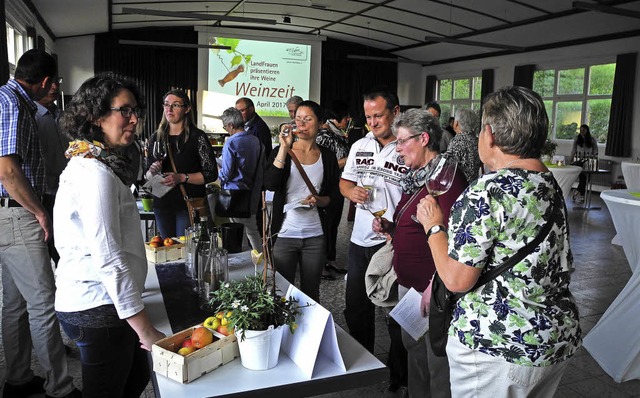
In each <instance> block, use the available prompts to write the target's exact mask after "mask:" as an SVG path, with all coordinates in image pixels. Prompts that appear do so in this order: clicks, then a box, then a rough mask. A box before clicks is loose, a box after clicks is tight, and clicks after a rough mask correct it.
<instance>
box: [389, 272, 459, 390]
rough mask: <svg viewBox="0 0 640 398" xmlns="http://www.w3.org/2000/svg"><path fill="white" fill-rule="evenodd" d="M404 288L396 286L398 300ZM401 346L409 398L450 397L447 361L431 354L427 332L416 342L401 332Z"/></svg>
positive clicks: (407, 334)
mask: <svg viewBox="0 0 640 398" xmlns="http://www.w3.org/2000/svg"><path fill="white" fill-rule="evenodd" d="M408 290H409V289H407V288H406V287H404V286H401V285H398V299H399V300H400V299H402V297H404V296H405V294H407V291H408ZM402 344H404V347H405V348H406V350H407V358H408V360H407V362H408V364H409V370H408V387H409V396H410V397H441V398H448V397H451V386H450V384H449V360H448V359H447V357H446V356H445V357H439V356H437V355H435V354H434V353H433V350H432V349H431V343H430V342H429V332H427V334H425V335H424V337H422V338H421V339H419V340H418V341H415V340H414V339H413V337H411V335H410V334H409V333H407V332H405V331H404V330H402Z"/></svg>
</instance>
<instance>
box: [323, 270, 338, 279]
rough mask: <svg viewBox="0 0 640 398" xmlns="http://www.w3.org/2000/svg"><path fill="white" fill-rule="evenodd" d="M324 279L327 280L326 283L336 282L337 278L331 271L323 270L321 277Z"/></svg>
mask: <svg viewBox="0 0 640 398" xmlns="http://www.w3.org/2000/svg"><path fill="white" fill-rule="evenodd" d="M320 277H321V278H322V279H324V280H326V281H335V280H336V277H335V276H333V273H331V271H329V270H327V269H323V270H322V275H321V276H320Z"/></svg>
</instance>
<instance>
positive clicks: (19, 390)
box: [2, 376, 44, 398]
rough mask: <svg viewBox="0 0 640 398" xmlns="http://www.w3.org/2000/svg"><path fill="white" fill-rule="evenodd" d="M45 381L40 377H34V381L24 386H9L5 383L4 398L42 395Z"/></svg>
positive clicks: (24, 397)
mask: <svg viewBox="0 0 640 398" xmlns="http://www.w3.org/2000/svg"><path fill="white" fill-rule="evenodd" d="M43 386H44V379H43V378H42V377H39V376H34V377H33V379H31V380H30V381H28V382H27V383H24V384H19V385H15V384H9V383H4V388H3V389H2V396H3V397H15V398H26V397H28V396H30V395H35V394H42V393H43V392H44V387H43Z"/></svg>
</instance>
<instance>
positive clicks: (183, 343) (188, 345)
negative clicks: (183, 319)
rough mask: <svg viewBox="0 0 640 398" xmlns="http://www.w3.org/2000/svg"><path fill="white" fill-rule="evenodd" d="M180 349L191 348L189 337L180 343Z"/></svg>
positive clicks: (191, 343)
mask: <svg viewBox="0 0 640 398" xmlns="http://www.w3.org/2000/svg"><path fill="white" fill-rule="evenodd" d="M182 347H193V342H192V341H191V337H187V338H186V339H184V341H183V342H182Z"/></svg>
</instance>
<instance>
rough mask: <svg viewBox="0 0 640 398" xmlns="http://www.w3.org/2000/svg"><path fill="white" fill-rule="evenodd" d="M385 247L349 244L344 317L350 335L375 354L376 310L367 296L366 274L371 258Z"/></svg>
mask: <svg viewBox="0 0 640 398" xmlns="http://www.w3.org/2000/svg"><path fill="white" fill-rule="evenodd" d="M384 245H385V243H384V242H383V243H380V244H379V245H375V246H372V247H363V246H359V245H356V244H355V243H350V244H349V270H348V272H347V290H346V292H345V309H344V317H345V320H346V321H347V327H348V328H349V334H350V335H351V336H353V338H354V339H356V341H358V342H359V343H360V344H362V345H363V346H364V348H366V349H367V350H368V351H369V352H371V353H373V345H374V343H375V339H376V331H375V310H376V308H375V306H374V305H373V303H372V302H371V300H369V296H367V290H366V288H365V285H364V274H365V272H366V271H367V267H368V266H369V261H371V257H373V255H374V254H375V253H376V252H377V251H378V250H380V248H381V247H382V246H384Z"/></svg>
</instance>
